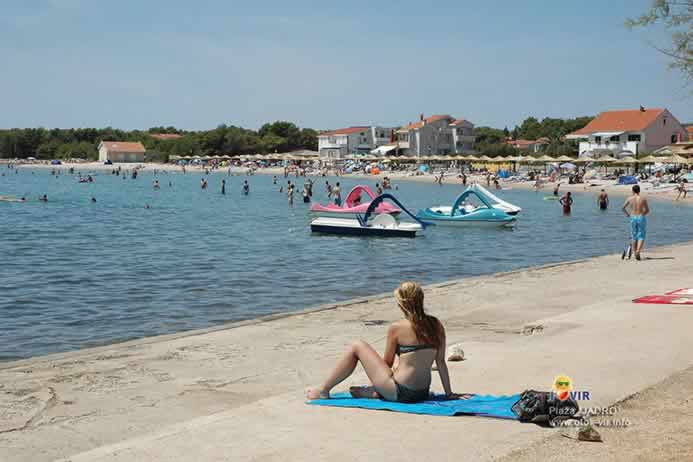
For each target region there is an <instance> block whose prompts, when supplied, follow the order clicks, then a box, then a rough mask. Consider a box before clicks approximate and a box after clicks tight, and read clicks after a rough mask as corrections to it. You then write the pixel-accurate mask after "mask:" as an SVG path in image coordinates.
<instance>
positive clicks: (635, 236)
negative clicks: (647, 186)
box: [623, 184, 650, 260]
mask: <svg viewBox="0 0 693 462" xmlns="http://www.w3.org/2000/svg"><path fill="white" fill-rule="evenodd" d="M629 208H630V212H629V211H628V209H629ZM623 213H624V214H625V215H626V216H627V217H628V218H630V233H631V237H632V240H633V251H634V252H635V259H636V260H640V252H641V251H642V247H643V245H644V244H645V237H646V236H647V218H646V216H647V215H648V214H649V213H650V206H649V204H648V203H647V199H645V198H643V197H640V186H639V185H637V184H636V185H633V195H631V196H630V197H629V198H628V199H626V202H625V203H624V204H623Z"/></svg>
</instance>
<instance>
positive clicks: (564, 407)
mask: <svg viewBox="0 0 693 462" xmlns="http://www.w3.org/2000/svg"><path fill="white" fill-rule="evenodd" d="M512 410H513V412H514V413H515V415H517V417H518V419H520V421H521V422H532V423H551V424H555V423H556V422H558V421H562V420H568V419H574V418H576V417H577V413H578V411H579V410H580V407H579V406H578V404H577V402H576V401H575V400H574V399H573V398H566V399H565V400H560V399H558V398H556V396H555V395H554V394H553V393H549V392H548V391H537V390H525V391H523V392H522V393H521V394H520V399H519V400H517V402H516V403H515V404H513V405H512Z"/></svg>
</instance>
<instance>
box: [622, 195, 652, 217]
mask: <svg viewBox="0 0 693 462" xmlns="http://www.w3.org/2000/svg"><path fill="white" fill-rule="evenodd" d="M628 207H630V214H628V212H627V209H628ZM623 211H624V212H625V213H626V215H628V216H631V215H634V216H643V217H644V216H645V215H647V214H648V213H650V206H649V205H648V203H647V199H645V198H644V197H640V194H633V195H632V196H630V197H629V198H628V199H626V203H625V204H623Z"/></svg>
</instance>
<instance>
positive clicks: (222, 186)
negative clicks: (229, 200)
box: [221, 178, 226, 195]
mask: <svg viewBox="0 0 693 462" xmlns="http://www.w3.org/2000/svg"><path fill="white" fill-rule="evenodd" d="M221 193H222V194H224V195H226V180H225V179H223V178H222V179H221Z"/></svg>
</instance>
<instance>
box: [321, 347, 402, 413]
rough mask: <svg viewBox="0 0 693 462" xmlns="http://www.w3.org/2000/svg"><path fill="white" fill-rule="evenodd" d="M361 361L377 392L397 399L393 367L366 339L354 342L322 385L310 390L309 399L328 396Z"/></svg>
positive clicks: (387, 397) (385, 396)
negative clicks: (391, 367)
mask: <svg viewBox="0 0 693 462" xmlns="http://www.w3.org/2000/svg"><path fill="white" fill-rule="evenodd" d="M359 361H360V362H361V365H363V369H364V370H365V371H366V375H368V378H369V379H370V381H371V383H372V384H373V386H374V387H375V389H376V390H377V392H378V393H379V394H380V395H381V396H383V397H384V398H385V399H395V397H396V392H395V382H394V380H393V379H392V369H390V367H389V366H388V365H387V364H386V363H385V360H383V358H381V357H380V355H379V354H378V352H377V351H375V350H374V349H373V347H371V346H370V345H369V344H367V343H366V342H364V341H357V342H354V343H352V344H351V345H350V346H349V348H348V349H347V351H346V353H345V354H344V356H342V357H341V358H340V359H339V360H338V361H337V364H336V365H335V368H334V369H333V370H332V372H331V373H330V374H329V375H328V376H327V379H325V381H324V382H323V384H322V386H321V387H320V388H318V389H313V390H309V391H308V394H307V396H308V399H318V398H321V397H322V398H325V397H328V396H329V394H330V390H332V388H334V387H335V386H336V385H338V384H339V383H341V382H342V381H344V380H345V379H346V378H347V377H349V376H350V375H351V374H352V373H353V372H354V369H356V365H357V364H358V362H359Z"/></svg>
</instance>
